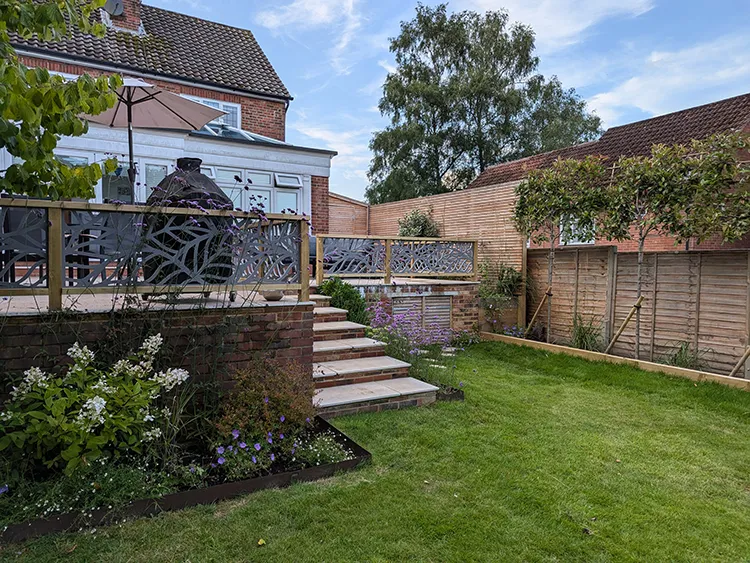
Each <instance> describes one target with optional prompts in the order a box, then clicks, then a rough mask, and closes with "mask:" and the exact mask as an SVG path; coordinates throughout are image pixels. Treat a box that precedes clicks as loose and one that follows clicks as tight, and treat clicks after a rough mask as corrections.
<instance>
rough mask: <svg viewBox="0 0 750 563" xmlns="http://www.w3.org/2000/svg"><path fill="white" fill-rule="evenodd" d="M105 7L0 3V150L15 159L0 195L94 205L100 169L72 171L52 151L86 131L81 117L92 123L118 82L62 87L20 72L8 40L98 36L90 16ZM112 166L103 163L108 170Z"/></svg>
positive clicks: (26, 0) (88, 80)
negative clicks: (75, 199)
mask: <svg viewBox="0 0 750 563" xmlns="http://www.w3.org/2000/svg"><path fill="white" fill-rule="evenodd" d="M103 5H104V0H43V1H31V0H0V56H1V57H2V60H1V61H0V148H5V149H7V150H8V152H9V153H10V154H11V155H12V156H13V157H14V161H15V162H14V164H12V165H11V166H10V167H9V168H8V169H7V170H5V171H4V173H2V174H0V191H6V192H9V193H14V194H26V195H29V196H32V197H51V198H53V199H58V198H72V197H81V198H89V197H93V194H94V191H93V187H94V185H95V184H96V183H97V182H98V181H99V179H100V178H101V176H102V167H101V165H100V164H97V163H95V164H91V165H89V166H81V167H75V168H71V167H69V166H66V165H65V164H63V163H61V162H60V161H58V160H57V159H56V158H55V156H54V154H53V150H54V149H55V147H56V146H57V142H58V140H59V139H60V137H61V136H79V135H83V134H84V133H86V132H87V130H88V124H87V122H86V120H85V119H83V118H82V117H81V115H82V114H88V115H96V114H99V113H101V112H103V111H104V110H106V109H108V108H110V107H112V105H114V103H115V99H116V98H115V95H114V93H113V90H114V89H115V88H117V87H118V86H119V85H120V84H121V83H122V81H121V79H120V78H119V77H118V76H109V77H106V76H101V77H98V78H92V77H91V76H88V75H85V74H84V75H83V76H81V77H79V78H78V79H77V80H73V81H65V80H63V78H62V77H60V76H55V75H51V74H50V73H49V72H48V71H47V70H45V69H42V68H35V69H30V68H27V67H26V66H25V65H23V64H22V63H21V62H20V60H19V59H18V56H17V54H16V51H15V49H14V48H13V46H12V44H11V34H13V35H16V36H20V37H23V38H30V37H32V36H36V37H38V38H40V39H41V40H43V41H51V40H56V39H59V38H61V37H63V36H65V35H66V34H67V33H68V32H69V30H70V29H71V28H72V27H78V28H79V29H81V30H82V31H84V32H86V33H91V34H93V35H102V34H103V33H104V27H103V26H102V25H101V24H97V23H94V10H97V9H98V8H100V7H101V6H103ZM114 165H115V162H114V161H111V162H107V163H105V169H107V170H108V169H113V168H114Z"/></svg>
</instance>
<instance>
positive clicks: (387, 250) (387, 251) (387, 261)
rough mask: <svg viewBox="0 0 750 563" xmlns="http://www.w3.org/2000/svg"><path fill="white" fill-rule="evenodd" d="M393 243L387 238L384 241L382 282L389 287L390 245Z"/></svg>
mask: <svg viewBox="0 0 750 563" xmlns="http://www.w3.org/2000/svg"><path fill="white" fill-rule="evenodd" d="M392 244H393V241H392V240H391V239H389V238H387V239H385V279H384V280H383V282H384V283H385V285H391V245H392Z"/></svg>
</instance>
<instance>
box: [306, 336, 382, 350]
mask: <svg viewBox="0 0 750 563" xmlns="http://www.w3.org/2000/svg"><path fill="white" fill-rule="evenodd" d="M376 346H377V347H379V348H380V347H382V348H385V344H384V343H383V342H379V341H377V340H374V339H373V338H342V339H341V340H323V341H321V342H315V343H313V352H342V351H345V350H363V349H365V348H374V347H376Z"/></svg>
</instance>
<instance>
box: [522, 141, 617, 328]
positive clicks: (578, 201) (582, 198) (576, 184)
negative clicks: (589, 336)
mask: <svg viewBox="0 0 750 563" xmlns="http://www.w3.org/2000/svg"><path fill="white" fill-rule="evenodd" d="M606 181H607V171H606V169H605V167H604V165H603V164H602V162H601V159H599V158H597V157H591V156H589V157H586V158H585V159H583V160H572V159H571V160H557V161H556V162H555V163H554V164H553V165H552V166H551V167H549V168H544V169H541V170H532V171H531V172H530V173H529V175H528V176H527V177H526V179H525V180H524V181H523V182H521V183H520V184H519V185H518V187H516V206H515V209H514V221H515V223H516V226H517V228H518V230H519V231H520V232H521V233H522V234H524V235H525V236H526V237H528V238H530V239H531V240H532V241H534V242H535V243H549V253H548V261H547V286H548V287H550V288H551V287H552V274H553V271H554V265H555V249H556V247H557V246H558V245H559V244H560V243H561V242H562V243H566V242H568V241H569V240H570V239H571V238H573V236H575V237H576V238H578V239H588V238H592V237H593V236H594V230H595V225H596V222H597V216H598V213H599V212H600V210H601V208H602V205H603V202H602V196H603V194H604V193H606V192H605V191H604V186H605V184H606ZM551 321H552V296H551V295H550V296H548V298H547V342H549V341H550V323H551Z"/></svg>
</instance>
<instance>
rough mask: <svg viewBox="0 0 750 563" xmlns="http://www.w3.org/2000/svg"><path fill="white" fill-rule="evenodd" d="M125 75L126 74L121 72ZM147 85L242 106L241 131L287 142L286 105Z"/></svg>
mask: <svg viewBox="0 0 750 563" xmlns="http://www.w3.org/2000/svg"><path fill="white" fill-rule="evenodd" d="M19 59H20V61H21V62H22V63H23V64H25V65H26V66H28V67H35V68H46V69H47V70H49V71H53V72H61V73H65V74H75V75H81V74H84V73H87V74H89V75H90V76H93V77H97V76H101V75H102V74H108V73H105V72H103V71H101V70H98V69H95V68H90V67H87V66H85V65H81V64H70V63H63V62H58V61H49V60H46V59H41V58H37V57H27V56H21V57H19ZM122 74H123V75H127V74H128V73H127V71H123V73H122ZM146 82H148V83H149V84H154V85H155V86H161V87H162V88H164V89H165V90H167V91H169V92H173V93H175V94H187V95H188V96H196V97H200V98H210V99H212V100H219V101H222V102H231V103H235V104H240V106H241V113H242V115H241V122H242V128H243V129H245V130H246V131H250V132H252V133H258V134H259V135H265V136H266V137H271V138H272V139H277V140H279V141H284V140H286V104H285V103H284V102H283V101H278V102H277V101H273V100H264V99H259V98H253V97H250V96H243V95H241V94H228V93H225V92H217V91H215V90H210V89H208V88H202V87H200V86H187V85H185V84H177V83H174V82H169V81H168V80H159V79H155V78H146Z"/></svg>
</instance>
